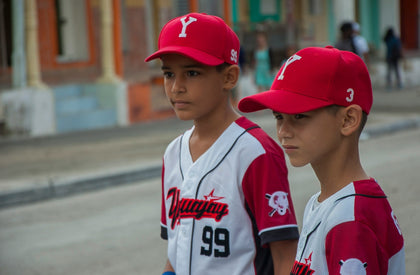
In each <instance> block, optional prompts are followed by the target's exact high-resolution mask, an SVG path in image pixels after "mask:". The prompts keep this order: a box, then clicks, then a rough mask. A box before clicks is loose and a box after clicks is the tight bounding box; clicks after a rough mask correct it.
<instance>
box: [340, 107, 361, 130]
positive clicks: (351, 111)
mask: <svg viewBox="0 0 420 275" xmlns="http://www.w3.org/2000/svg"><path fill="white" fill-rule="evenodd" d="M341 114H342V127H341V133H342V134H343V135H344V136H350V135H352V134H353V133H357V131H359V129H360V124H361V122H362V117H363V110H362V108H361V107H360V106H359V105H356V104H353V105H350V106H347V107H345V108H342V110H341Z"/></svg>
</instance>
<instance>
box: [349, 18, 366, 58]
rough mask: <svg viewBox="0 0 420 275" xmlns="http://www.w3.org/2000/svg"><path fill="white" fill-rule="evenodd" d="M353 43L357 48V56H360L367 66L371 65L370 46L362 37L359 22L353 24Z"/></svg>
mask: <svg viewBox="0 0 420 275" xmlns="http://www.w3.org/2000/svg"><path fill="white" fill-rule="evenodd" d="M352 28H353V43H354V46H355V48H356V54H357V55H358V56H360V57H361V58H362V59H363V61H365V63H366V65H368V63H369V45H368V43H367V41H366V39H365V38H364V37H363V36H362V35H360V25H359V24H358V23H357V22H353V24H352Z"/></svg>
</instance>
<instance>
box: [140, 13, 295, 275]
mask: <svg viewBox="0 0 420 275" xmlns="http://www.w3.org/2000/svg"><path fill="white" fill-rule="evenodd" d="M154 58H160V59H161V61H162V71H163V74H164V88H165V92H166V95H167V98H168V99H169V101H170V102H171V104H172V106H173V109H174V110H175V113H176V115H177V116H178V118H180V119H182V120H192V121H193V123H194V126H193V127H192V128H191V129H190V130H187V131H186V132H185V133H184V134H183V135H181V136H180V137H178V138H176V139H175V140H174V141H172V142H171V143H170V144H169V146H168V147H167V149H166V151H165V155H164V158H163V171H162V216H161V236H162V238H164V239H167V240H168V261H167V265H166V267H165V270H164V272H165V273H164V274H175V272H176V273H177V274H183V275H185V274H218V275H222V274H229V275H231V274H241V275H243V274H274V272H275V273H276V274H289V273H290V270H291V268H292V266H293V262H294V256H295V254H296V247H297V240H298V238H299V233H298V228H297V223H296V217H295V214H294V209H293V204H292V201H291V196H290V190H289V183H288V180H287V167H286V164H285V159H284V153H283V151H282V150H281V148H280V147H279V146H278V145H277V143H276V142H275V141H274V140H272V139H271V138H270V137H269V136H268V135H267V134H266V133H265V132H264V131H263V130H262V129H260V128H259V127H258V126H257V125H256V124H255V123H253V122H251V121H249V120H248V119H246V118H245V117H242V116H240V115H239V114H238V113H237V112H236V111H235V110H234V108H233V107H232V105H231V103H230V92H231V90H232V88H234V86H235V85H236V83H237V81H238V76H239V67H238V58H239V40H238V37H237V36H236V34H235V33H234V32H233V31H232V30H231V29H230V28H229V27H228V26H227V25H226V23H225V22H224V21H223V20H222V19H221V18H219V17H216V16H211V15H206V14H199V13H191V14H187V15H185V16H181V17H178V18H175V19H173V20H171V21H169V22H168V23H167V24H166V25H165V26H164V27H163V29H162V31H161V33H160V36H159V49H158V51H157V52H155V53H154V54H152V55H151V56H149V57H148V58H146V61H149V60H151V59H154Z"/></svg>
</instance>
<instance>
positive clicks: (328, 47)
mask: <svg viewBox="0 0 420 275" xmlns="http://www.w3.org/2000/svg"><path fill="white" fill-rule="evenodd" d="M325 48H327V49H334V47H333V46H331V45H328V46H325Z"/></svg>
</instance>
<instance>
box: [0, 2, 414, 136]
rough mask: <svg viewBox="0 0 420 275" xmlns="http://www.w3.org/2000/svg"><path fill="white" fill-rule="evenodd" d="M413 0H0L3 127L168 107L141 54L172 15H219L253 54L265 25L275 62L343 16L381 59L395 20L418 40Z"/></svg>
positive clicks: (118, 120) (72, 123) (99, 119)
mask: <svg viewBox="0 0 420 275" xmlns="http://www.w3.org/2000/svg"><path fill="white" fill-rule="evenodd" d="M419 2H420V1H419V0H411V1H410V0H372V1H363V0H350V1H349V0H264V1H263V0H215V1H206V0H172V1H171V0H72V1H68V0H0V18H1V19H0V123H1V125H0V128H2V131H3V132H8V133H12V134H24V135H30V136H36V135H46V134H56V133H64V132H71V131H79V130H89V129H97V128H103V127H114V126H126V125H130V124H133V123H141V122H144V121H149V120H155V119H163V118H167V117H171V116H173V115H174V114H173V112H172V110H171V107H170V106H169V104H168V102H167V100H166V97H165V95H164V91H163V86H162V76H161V75H162V74H161V72H160V68H159V62H158V61H156V62H151V63H150V64H148V63H145V62H144V61H143V60H144V58H145V57H146V56H148V55H149V54H150V53H152V52H153V51H155V50H156V45H157V39H158V34H159V31H160V29H161V28H162V26H163V25H164V24H165V23H166V22H167V21H168V20H169V19H171V18H173V17H175V16H179V15H182V14H185V13H188V12H206V13H209V14H215V15H218V16H220V17H222V18H223V19H224V20H225V21H226V22H227V23H228V24H229V25H231V26H232V28H233V29H234V30H235V31H236V33H237V34H238V36H239V38H240V40H241V44H242V47H243V51H244V53H248V54H249V53H251V52H252V50H253V48H254V43H255V41H254V40H255V39H254V38H255V37H254V35H255V31H256V30H261V29H263V30H264V31H266V32H267V33H268V37H269V43H270V45H271V47H273V48H274V49H275V50H276V58H277V62H278V63H279V62H280V61H281V60H282V59H284V58H285V57H286V56H287V49H288V48H294V49H296V50H297V49H299V48H302V47H306V46H314V45H316V46H325V45H328V44H330V45H331V44H334V42H335V41H336V39H337V35H338V28H339V25H340V23H341V22H342V21H344V20H352V21H357V22H359V24H360V26H361V33H362V35H363V36H364V37H365V38H366V39H367V40H368V42H369V45H370V46H371V49H372V53H373V54H374V55H376V56H377V57H378V60H379V59H380V56H381V54H382V52H383V43H382V35H383V33H384V31H385V29H386V28H387V27H388V26H393V27H394V28H395V29H396V30H397V32H398V33H399V34H400V35H401V38H402V40H403V43H404V46H405V48H406V49H407V50H410V51H412V52H414V53H416V52H418V49H419V8H420V7H419V6H420V5H419Z"/></svg>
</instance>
